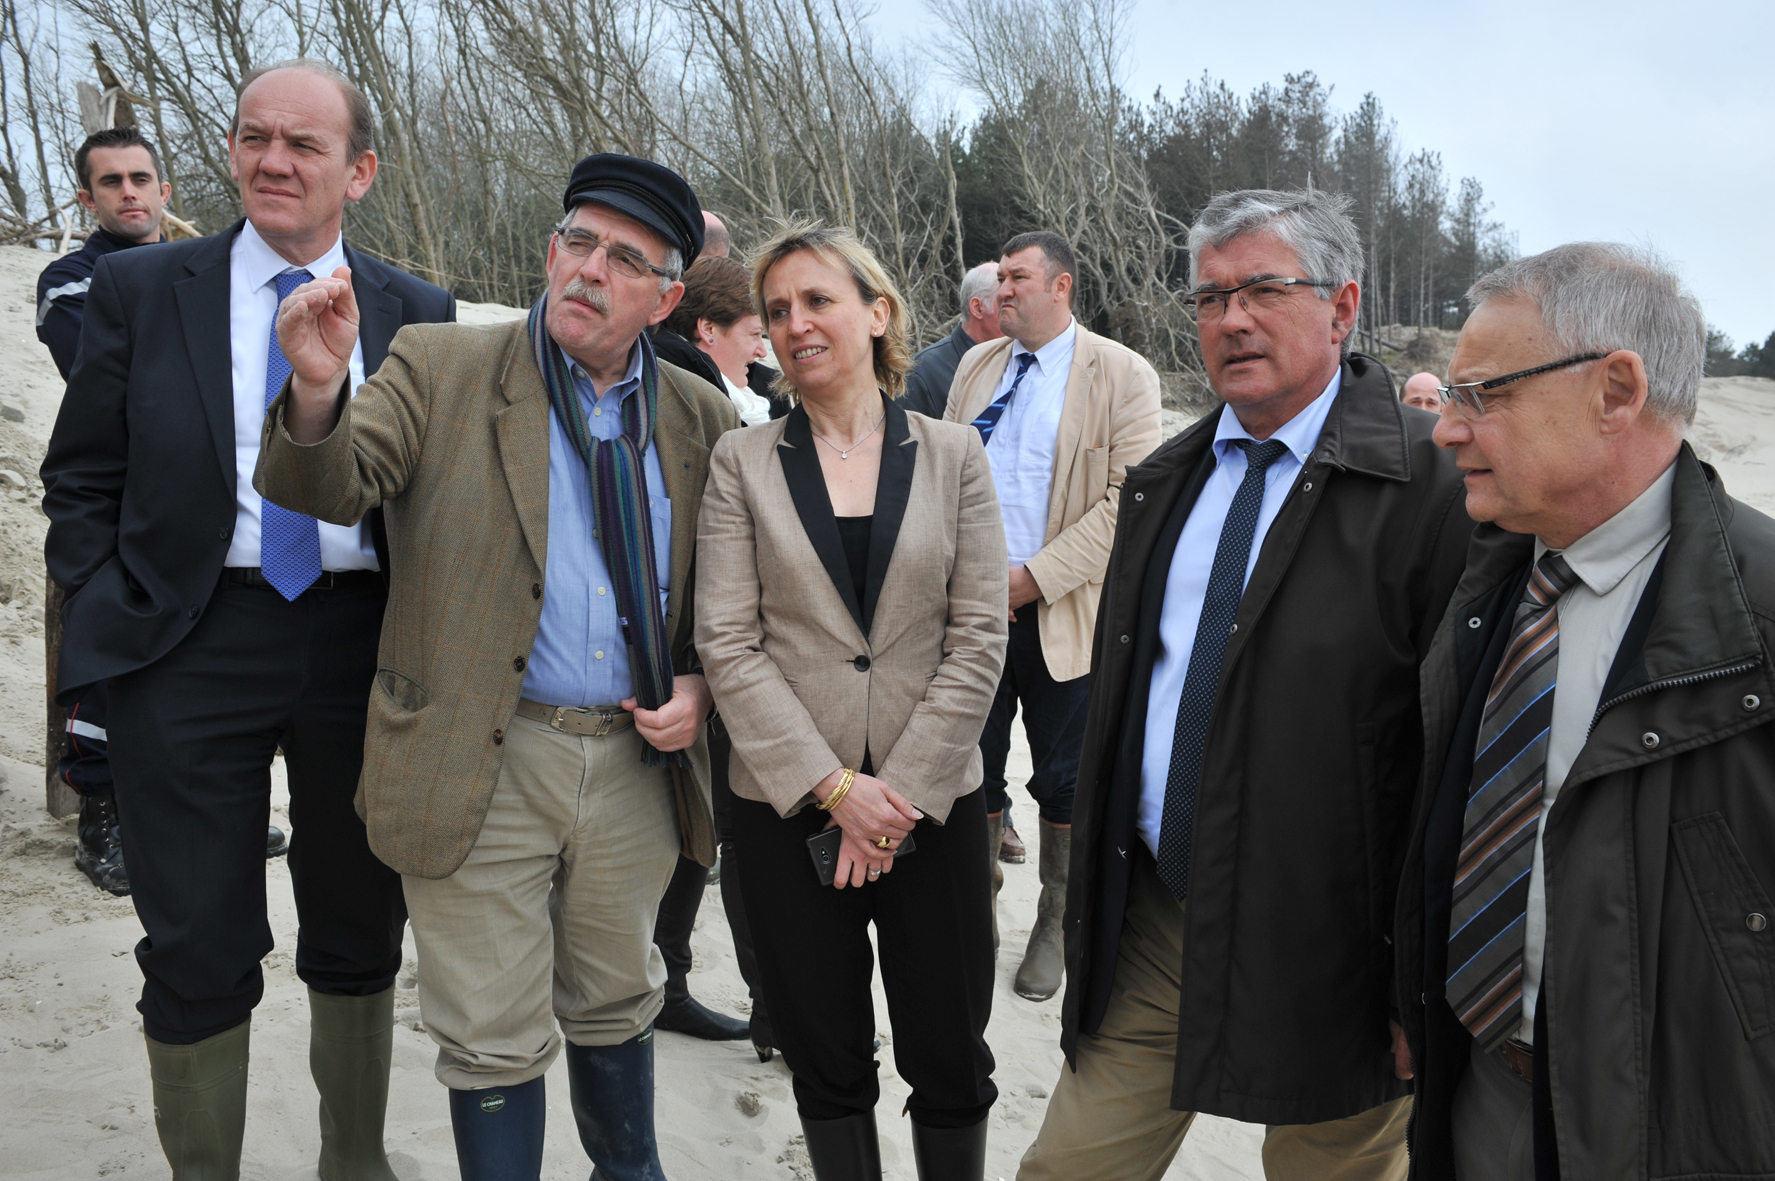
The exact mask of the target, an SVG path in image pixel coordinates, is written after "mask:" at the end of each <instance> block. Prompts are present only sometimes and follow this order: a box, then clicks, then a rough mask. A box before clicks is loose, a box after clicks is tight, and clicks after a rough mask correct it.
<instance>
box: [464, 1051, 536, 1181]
mask: <svg viewBox="0 0 1775 1181" xmlns="http://www.w3.org/2000/svg"><path fill="white" fill-rule="evenodd" d="M547 1115H548V1102H547V1099H546V1098H545V1097H544V1095H543V1084H542V1079H541V1078H540V1077H538V1078H533V1079H531V1080H530V1081H529V1082H527V1083H521V1084H519V1085H518V1086H515V1087H488V1088H486V1089H484V1090H479V1091H457V1090H452V1091H451V1092H450V1126H451V1127H452V1128H453V1129H454V1130H455V1132H456V1165H457V1167H458V1168H459V1169H461V1170H462V1181H539V1178H541V1176H542V1129H543V1121H544V1118H545V1117H546V1116H547Z"/></svg>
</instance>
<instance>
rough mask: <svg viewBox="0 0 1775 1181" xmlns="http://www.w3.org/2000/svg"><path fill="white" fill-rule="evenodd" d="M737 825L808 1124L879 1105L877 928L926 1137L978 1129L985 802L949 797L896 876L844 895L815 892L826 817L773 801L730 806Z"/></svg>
mask: <svg viewBox="0 0 1775 1181" xmlns="http://www.w3.org/2000/svg"><path fill="white" fill-rule="evenodd" d="M733 816H734V831H735V835H736V837H737V839H738V842H739V847H740V850H741V859H740V877H741V879H742V880H743V883H744V888H745V895H746V909H747V912H748V914H750V916H751V919H752V941H753V944H754V946H755V947H756V949H757V953H758V975H759V980H760V982H761V983H762V984H763V986H764V999H765V1003H766V1004H768V1005H769V1006H770V1014H771V1021H772V1026H773V1030H774V1032H775V1035H776V1040H777V1046H778V1048H780V1049H781V1050H782V1051H783V1059H784V1061H786V1062H787V1063H788V1064H789V1069H790V1070H791V1071H792V1072H793V1073H794V1075H795V1102H796V1105H797V1107H798V1108H799V1110H800V1112H801V1114H802V1116H803V1117H805V1118H807V1119H815V1120H821V1119H842V1118H844V1117H845V1116H848V1115H853V1114H855V1113H857V1112H860V1111H870V1110H872V1109H873V1108H874V1107H875V1102H876V1100H877V1099H878V1098H879V1097H880V1095H881V1087H880V1084H879V1082H878V1081H877V1079H876V1062H875V1054H874V1050H873V1046H872V1043H873V1041H874V1037H875V1006H874V1003H873V1001H872V999H871V995H870V977H871V975H872V974H873V969H874V960H875V956H874V953H873V951H872V950H871V948H870V945H869V929H868V928H869V924H870V923H874V924H875V936H876V941H877V943H878V944H879V945H880V948H881V981H882V985H883V987H884V988H885V989H886V991H887V1001H888V1016H889V1019H890V1020H891V1022H892V1024H893V1035H894V1061H895V1064H896V1065H897V1066H898V1067H899V1071H900V1074H901V1076H902V1077H904V1078H905V1079H906V1081H907V1082H908V1083H910V1084H911V1086H912V1098H911V1100H910V1103H909V1106H910V1108H911V1113H912V1118H913V1119H914V1120H916V1121H917V1122H918V1123H921V1124H923V1125H925V1126H926V1127H932V1128H966V1127H972V1126H974V1125H975V1124H977V1123H979V1122H980V1121H981V1120H982V1119H985V1118H986V1113H987V1111H988V1110H990V1108H991V1107H992V1103H993V1101H994V1100H995V1099H997V1098H998V1088H997V1087H996V1086H995V1085H994V1084H993V1081H992V1070H993V1060H992V1051H991V1050H990V1049H988V1048H987V1045H986V1022H987V1020H988V1019H989V1018H990V1017H991V1015H992V984H993V974H992V972H993V969H992V914H991V911H990V909H989V907H990V905H991V903H990V898H991V890H990V888H989V882H988V875H989V863H988V862H987V859H986V807H985V803H984V801H983V798H982V795H981V793H980V792H979V791H974V792H973V793H971V794H969V795H966V796H963V797H962V798H961V799H959V800H957V801H956V802H955V807H954V808H953V809H952V810H951V811H950V813H949V820H948V822H947V823H945V824H941V825H939V824H937V823H935V822H933V821H932V820H930V819H929V818H926V819H925V820H922V821H920V822H919V824H918V826H917V828H916V829H915V830H914V836H915V837H916V839H917V845H918V847H917V849H916V850H914V851H913V852H911V853H909V854H907V855H906V856H905V857H904V858H903V859H901V860H900V861H899V862H898V863H897V864H896V865H895V866H894V868H893V870H892V871H891V872H889V873H886V874H883V875H882V876H881V877H880V878H879V879H877V880H876V881H874V882H871V883H869V884H868V885H865V886H862V887H861V888H850V887H847V888H845V889H843V890H838V889H834V888H832V887H830V886H822V885H820V882H819V879H818V878H817V877H816V876H814V867H813V861H812V859H811V858H810V857H809V856H808V852H807V838H808V837H810V836H813V835H814V834H815V833H817V832H819V831H820V830H821V829H822V828H824V827H825V826H826V821H827V819H828V818H827V816H826V814H825V813H824V812H821V811H820V810H819V809H817V808H811V807H810V808H806V809H804V810H803V811H801V812H799V813H797V814H796V815H794V816H791V817H789V818H788V819H787V820H784V819H782V818H781V817H779V816H778V815H777V813H776V809H775V808H772V807H771V806H770V805H769V804H760V803H754V802H753V801H751V800H742V799H735V800H734V801H733ZM724 876H725V875H724Z"/></svg>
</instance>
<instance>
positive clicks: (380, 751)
mask: <svg viewBox="0 0 1775 1181" xmlns="http://www.w3.org/2000/svg"><path fill="white" fill-rule="evenodd" d="M288 397H289V387H288V385H287V383H286V385H285V388H284V391H283V393H281V394H279V395H278V399H277V401H275V402H273V403H272V406H271V408H270V410H269V411H267V413H266V419H265V435H264V442H263V445H262V449H261V450H260V453H259V468H258V471H257V472H256V473H255V475H254V478H253V485H254V487H256V488H258V489H259V492H260V494H261V495H263V496H264V497H265V498H266V499H267V500H270V501H272V502H273V503H276V504H281V505H283V506H284V507H286V508H290V509H294V510H296V511H298V512H304V513H309V514H311V515H313V516H315V517H318V518H320V519H321V520H323V521H332V522H336V523H338V524H349V523H350V522H352V521H356V520H358V519H359V518H360V517H362V516H363V515H364V514H365V513H366V512H368V511H370V509H372V508H374V507H376V506H377V505H382V506H383V509H384V513H385V514H386V516H387V520H388V536H389V545H390V549H391V553H392V557H393V562H392V565H393V581H392V584H391V586H390V588H389V597H388V613H387V615H386V616H385V617H384V619H383V624H382V646H381V650H380V652H379V654H378V657H377V672H376V683H375V685H374V686H373V687H372V688H371V690H370V717H369V727H368V730H367V732H366V734H365V738H364V771H363V778H362V780H361V781H360V782H359V785H358V796H357V804H358V810H359V812H360V813H361V814H362V815H363V818H364V822H365V824H366V825H367V826H368V827H369V832H370V848H371V849H372V850H374V851H375V853H376V855H377V856H378V857H380V858H381V859H382V860H383V861H385V862H387V863H388V864H389V865H390V866H392V867H393V868H394V869H396V870H398V871H400V872H401V873H404V874H412V875H414V876H416V877H423V878H442V877H448V876H449V875H450V874H452V873H454V872H456V869H457V867H458V866H460V865H461V864H462V862H463V859H464V858H466V857H467V856H468V853H469V850H470V849H472V848H473V847H474V844H475V840H476V838H477V837H478V836H479V835H480V831H481V822H482V821H483V820H485V819H486V816H487V805H488V804H489V803H490V802H491V800H492V798H493V788H494V785H495V784H496V783H497V782H498V779H499V768H500V763H501V756H502V754H503V751H502V749H501V748H502V745H503V743H504V741H505V727H506V725H507V724H508V723H509V721H510V719H511V716H512V712H513V710H514V709H516V707H517V704H518V697H519V691H520V689H521V688H522V687H523V684H524V668H525V666H526V664H527V663H528V660H529V656H530V649H531V647H532V645H533V644H534V643H535V641H536V631H537V626H538V624H539V622H540V621H541V618H542V596H543V572H544V571H545V570H546V569H547V568H548V519H549V508H548V505H549V413H550V410H549V399H548V392H547V390H546V389H545V388H544V386H543V383H542V374H541V372H540V371H539V370H538V369H537V367H536V357H535V353H534V352H533V350H532V348H531V344H530V336H529V333H528V331H527V329H526V325H525V321H523V320H515V321H512V322H510V323H508V324H500V325H496V326H492V327H465V326H455V325H452V326H443V325H439V326H413V327H409V328H403V329H402V330H401V332H400V334H399V335H397V336H396V337H395V339H394V344H393V345H392V346H391V347H390V349H389V353H388V360H387V361H386V362H385V363H384V364H383V366H382V368H381V369H379V370H378V371H377V372H376V375H375V376H374V377H372V378H371V379H370V380H369V381H368V382H367V383H366V384H365V385H364V386H362V387H361V388H360V389H359V391H358V394H357V396H356V397H355V398H351V399H348V400H346V402H345V405H344V409H343V411H342V413H341V414H340V417H339V422H338V425H337V426H335V427H334V429H333V433H332V434H331V435H329V436H328V437H327V438H326V439H324V440H322V441H321V442H319V443H316V444H314V445H313V446H302V445H300V444H298V443H296V442H295V441H294V440H293V439H291V438H290V437H289V435H288V434H287V433H286V432H285V430H284V425H283V413H284V403H285V400H286V399H287V398H288ZM738 425H739V416H738V415H737V414H736V413H735V412H734V409H733V403H731V402H729V401H728V399H727V396H726V395H725V394H722V393H720V392H719V391H717V390H716V389H715V388H714V387H712V386H710V385H709V384H708V383H707V382H704V381H702V380H700V379H698V378H695V377H692V376H691V375H690V374H688V373H685V372H684V371H683V370H681V369H678V368H676V367H675V366H672V365H669V364H666V363H664V362H662V363H661V364H660V367H659V419H658V422H657V424H656V426H655V429H654V444H655V446H656V448H657V449H658V452H659V463H660V471H661V473H662V475H663V476H664V479H665V485H666V495H667V496H668V497H670V498H671V501H672V556H671V563H672V565H671V581H670V585H669V587H668V590H667V596H666V617H665V624H666V631H667V633H668V634H669V635H670V636H671V644H672V666H673V668H674V670H675V671H677V672H679V673H688V672H694V671H699V669H700V665H699V664H698V662H697V657H696V651H695V649H694V648H693V647H692V643H691V630H692V626H693V619H694V614H695V612H694V610H693V609H692V603H693V601H694V594H695V589H694V588H695V571H694V555H695V544H696V519H697V512H698V507H699V505H700V504H701V502H702V494H703V484H704V481H705V480H706V479H707V477H708V463H709V449H710V448H711V447H712V446H713V445H714V443H715V440H716V438H717V437H718V436H720V435H721V433H722V432H723V431H727V430H730V429H732V428H733V427H737V426H738ZM689 753H690V767H689V769H688V770H686V771H683V772H680V771H679V770H678V769H676V768H674V769H673V786H674V790H675V792H676V794H677V803H678V824H679V836H680V840H681V842H682V847H683V851H684V854H685V856H687V857H691V858H694V859H696V860H698V861H700V862H702V863H703V864H705V865H709V864H713V862H714V860H715V834H714V821H713V815H712V812H711V810H710V802H709V752H708V743H707V735H706V733H705V734H703V735H699V736H698V738H697V741H696V744H695V746H693V747H692V748H691V750H690V752H689Z"/></svg>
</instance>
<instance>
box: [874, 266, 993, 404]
mask: <svg viewBox="0 0 1775 1181" xmlns="http://www.w3.org/2000/svg"><path fill="white" fill-rule="evenodd" d="M959 294H960V297H961V320H960V321H959V322H958V323H957V324H956V326H955V330H954V331H953V332H951V333H950V334H949V335H948V336H945V337H944V338H943V339H942V340H939V341H938V342H937V343H936V344H934V345H931V346H930V347H929V348H927V349H922V350H920V352H919V354H918V356H916V357H914V358H913V359H912V372H911V373H909V374H907V375H906V392H905V393H903V394H901V395H900V405H902V406H904V407H905V408H906V409H908V410H916V411H918V412H919V413H920V414H923V415H926V416H928V417H930V418H942V417H943V411H944V408H945V407H947V406H948V405H949V385H950V383H951V382H953V381H954V380H955V368H956V366H958V365H960V364H961V359H962V358H963V357H965V356H966V355H967V353H968V350H969V349H971V348H973V347H974V346H975V345H977V344H985V343H986V342H987V341H989V340H997V339H998V338H999V337H1001V336H1003V335H1004V334H1005V333H1004V329H1002V328H1000V327H999V324H998V263H997V262H983V263H981V264H980V265H979V266H977V267H975V268H974V269H973V270H971V271H969V272H968V273H967V274H966V275H965V276H963V278H962V281H961V291H960V293H959Z"/></svg>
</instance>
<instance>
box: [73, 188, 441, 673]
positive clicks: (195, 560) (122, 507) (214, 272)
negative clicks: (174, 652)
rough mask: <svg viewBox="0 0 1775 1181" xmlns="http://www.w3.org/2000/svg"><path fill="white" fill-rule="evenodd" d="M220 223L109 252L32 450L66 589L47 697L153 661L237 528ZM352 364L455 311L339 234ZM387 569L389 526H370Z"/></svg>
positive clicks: (225, 256)
mask: <svg viewBox="0 0 1775 1181" xmlns="http://www.w3.org/2000/svg"><path fill="white" fill-rule="evenodd" d="M244 224H245V223H244V222H236V223H235V224H234V225H233V226H232V227H230V228H229V229H228V230H227V231H226V232H225V233H221V234H216V235H214V236H212V237H208V238H199V239H196V240H195V241H190V242H175V243H169V244H166V245H162V246H158V247H156V248H155V249H153V250H125V251H119V252H117V253H115V254H109V255H106V256H105V257H104V258H101V259H100V260H99V262H98V266H97V267H95V268H94V270H93V277H92V287H91V289H90V291H89V292H88V293H87V303H86V319H85V327H84V330H83V333H82V338H81V349H80V354H79V357H78V358H77V359H76V360H75V363H74V370H73V372H72V373H71V374H69V376H68V392H67V395H66V396H65V397H64V398H63V400H62V408H61V412H60V414H58V415H57V417H56V425H55V432H54V434H52V435H51V436H50V440H49V452H48V454H47V455H46V456H45V457H44V460H43V470H42V477H43V487H44V497H43V511H44V512H45V513H46V514H47V515H48V517H49V539H48V541H47V542H46V543H45V545H44V558H45V560H46V561H47V563H48V566H49V575H50V577H51V578H53V579H54V580H55V581H56V583H57V584H58V585H60V586H61V587H62V589H63V590H64V591H66V592H67V595H68V599H67V602H66V604H65V605H64V606H63V608H62V625H63V628H64V632H63V640H62V652H61V664H60V669H59V672H58V679H57V682H56V683H57V687H58V693H57V697H58V699H59V700H60V701H62V702H63V703H64V704H72V703H73V702H74V701H75V700H78V698H79V697H80V694H81V692H82V691H83V690H84V689H85V688H86V687H87V686H88V685H92V684H94V683H96V682H98V681H102V680H105V679H107V678H109V677H115V676H120V675H122V674H124V673H128V672H133V671H134V670H136V669H138V668H142V667H144V666H146V665H148V664H151V663H153V662H154V661H156V660H158V659H160V657H162V656H164V655H165V654H166V653H167V652H168V651H170V650H171V649H172V647H173V646H174V645H175V644H177V643H178V642H179V641H180V640H182V639H184V638H185V636H186V634H187V633H188V632H190V630H191V628H192V626H193V625H194V624H195V623H196V622H197V620H198V618H199V617H201V616H202V614H203V611H204V608H205V606H206V605H207V604H208V603H209V598H210V594H211V593H212V592H213V591H214V590H215V587H216V582H217V580H218V579H219V578H220V577H221V572H222V563H223V560H224V559H225V558H226V556H227V554H228V546H229V543H230V541H231V539H232V538H233V536H234V516H235V456H234V383H233V379H232V376H231V374H230V349H229V323H228V264H229V252H230V247H231V246H232V245H233V242H234V236H235V235H236V234H238V233H239V232H240V229H241V226H242V225H244ZM345 259H346V263H347V264H348V265H349V266H350V267H351V273H352V287H353V289H354V290H355V291H356V293H357V303H358V309H359V312H360V314H361V317H362V323H361V340H362V341H363V350H364V373H365V375H366V376H368V375H370V374H372V373H375V372H376V370H377V368H379V367H380V366H381V364H382V361H383V358H384V357H386V356H387V355H388V345H389V342H390V341H391V340H393V339H394V334H395V332H396V331H398V330H399V329H400V327H401V326H402V325H403V324H418V323H433V322H437V321H448V320H454V319H455V318H456V299H455V297H454V296H452V295H451V294H450V293H449V292H447V291H444V290H443V289H441V288H438V287H434V286H432V285H431V284H430V283H426V282H423V281H421V280H419V279H416V278H414V277H413V276H412V275H409V274H407V273H406V272H404V271H400V270H397V269H395V268H394V267H391V266H388V265H386V264H384V263H380V262H377V261H376V260H375V259H373V258H366V257H364V256H363V255H362V254H359V253H358V252H357V251H354V250H352V249H351V247H350V246H347V247H346V248H345ZM370 527H371V535H372V537H373V539H374V541H375V544H376V555H377V560H378V561H379V562H380V564H381V566H382V570H383V576H384V579H385V580H386V578H387V571H388V543H387V535H386V532H385V531H384V529H383V528H382V524H381V520H380V517H379V516H378V517H376V518H374V519H372V520H371V522H370Z"/></svg>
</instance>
